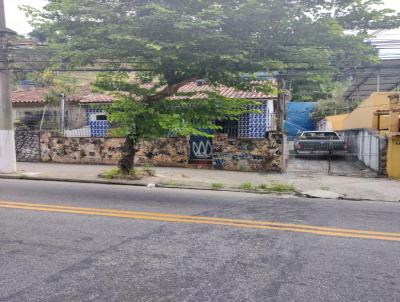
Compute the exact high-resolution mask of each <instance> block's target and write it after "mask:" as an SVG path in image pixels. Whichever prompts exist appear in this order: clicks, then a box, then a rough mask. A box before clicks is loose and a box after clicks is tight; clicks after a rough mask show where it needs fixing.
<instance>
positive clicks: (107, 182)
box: [0, 174, 400, 203]
mask: <svg viewBox="0 0 400 302" xmlns="http://www.w3.org/2000/svg"><path fill="white" fill-rule="evenodd" d="M0 179H15V180H33V181H52V182H67V183H83V184H101V185H120V186H132V187H147V184H146V183H135V182H127V181H121V180H102V179H96V180H87V179H71V178H57V177H55V178H54V177H52V178H50V177H49V178H47V177H32V176H26V175H15V174H14V175H5V174H0ZM156 188H162V189H181V190H198V191H211V192H232V193H252V194H258V195H269V196H292V197H293V198H296V197H303V198H309V199H319V198H318V197H315V196H310V195H308V194H305V193H304V192H302V191H300V190H295V191H294V192H292V193H289V192H288V193H270V192H263V191H248V190H240V189H233V188H225V189H219V190H213V189H211V188H205V187H196V186H178V185H166V184H156ZM338 200H344V201H346V200H347V201H375V202H376V201H379V200H374V199H368V198H351V197H345V196H341V197H339V198H338ZM380 202H390V203H400V200H393V201H387V200H381V201H380Z"/></svg>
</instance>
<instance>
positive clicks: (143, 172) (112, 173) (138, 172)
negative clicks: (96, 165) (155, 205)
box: [99, 168, 155, 180]
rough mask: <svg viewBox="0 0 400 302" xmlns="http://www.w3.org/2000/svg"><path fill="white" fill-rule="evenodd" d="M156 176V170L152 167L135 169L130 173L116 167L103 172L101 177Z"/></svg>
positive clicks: (135, 178)
mask: <svg viewBox="0 0 400 302" xmlns="http://www.w3.org/2000/svg"><path fill="white" fill-rule="evenodd" d="M148 176H155V171H154V170H152V169H150V168H144V169H133V170H131V171H130V172H129V174H124V173H122V172H121V170H120V169H119V168H114V169H112V170H109V171H104V172H102V173H101V174H100V175H99V177H101V178H105V179H126V180H140V179H143V178H144V177H148Z"/></svg>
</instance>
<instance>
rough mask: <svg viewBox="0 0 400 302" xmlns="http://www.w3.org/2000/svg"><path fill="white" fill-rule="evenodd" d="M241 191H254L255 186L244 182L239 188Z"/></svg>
mask: <svg viewBox="0 0 400 302" xmlns="http://www.w3.org/2000/svg"><path fill="white" fill-rule="evenodd" d="M239 189H240V190H246V191H251V190H253V185H252V184H251V183H250V182H244V183H242V184H241V185H240V186H239Z"/></svg>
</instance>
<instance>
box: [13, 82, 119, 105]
mask: <svg viewBox="0 0 400 302" xmlns="http://www.w3.org/2000/svg"><path fill="white" fill-rule="evenodd" d="M48 90H49V89H48V88H35V89H31V90H20V91H12V92H11V100H12V103H13V104H44V95H45V94H46V92H47V91H48ZM112 100H113V98H112V97H111V96H109V95H106V94H100V93H93V92H92V91H91V90H90V88H89V87H87V86H82V87H79V88H78V92H77V93H75V94H72V95H70V96H69V97H68V101H69V102H80V103H85V104H91V103H111V102H112Z"/></svg>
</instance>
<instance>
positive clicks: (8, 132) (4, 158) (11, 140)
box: [0, 0, 17, 173]
mask: <svg viewBox="0 0 400 302" xmlns="http://www.w3.org/2000/svg"><path fill="white" fill-rule="evenodd" d="M13 34H15V33H14V32H13V31H12V30H9V29H7V27H6V13H5V9H4V0H0V173H14V172H16V171H17V163H16V155H15V137H14V122H13V113H12V105H11V96H10V72H9V70H8V39H7V36H10V35H13Z"/></svg>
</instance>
